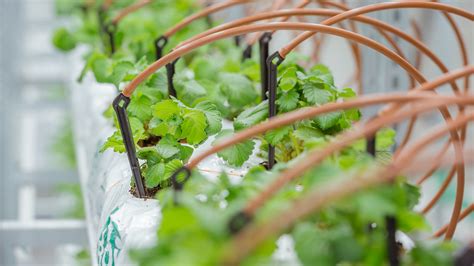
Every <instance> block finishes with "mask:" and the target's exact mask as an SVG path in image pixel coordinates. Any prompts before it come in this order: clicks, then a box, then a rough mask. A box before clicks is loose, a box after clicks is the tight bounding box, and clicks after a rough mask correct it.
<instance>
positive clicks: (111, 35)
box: [104, 23, 117, 54]
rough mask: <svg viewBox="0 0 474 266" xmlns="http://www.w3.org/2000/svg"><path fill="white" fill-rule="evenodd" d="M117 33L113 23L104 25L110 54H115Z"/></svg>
mask: <svg viewBox="0 0 474 266" xmlns="http://www.w3.org/2000/svg"><path fill="white" fill-rule="evenodd" d="M116 31H117V25H116V24H115V23H108V24H105V25H104V32H105V34H106V35H107V38H108V40H109V45H110V54H114V53H115V50H116V48H115V32H116Z"/></svg>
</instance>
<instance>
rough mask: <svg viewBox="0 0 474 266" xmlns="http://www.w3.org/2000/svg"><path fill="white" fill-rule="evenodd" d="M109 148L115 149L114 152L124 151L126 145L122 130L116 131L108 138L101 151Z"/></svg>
mask: <svg viewBox="0 0 474 266" xmlns="http://www.w3.org/2000/svg"><path fill="white" fill-rule="evenodd" d="M107 149H113V151H114V152H118V153H124V152H125V145H123V138H122V134H121V133H120V131H118V130H117V131H115V132H114V134H112V136H110V137H108V138H107V141H105V143H104V145H102V147H101V148H100V152H104V151H106V150H107Z"/></svg>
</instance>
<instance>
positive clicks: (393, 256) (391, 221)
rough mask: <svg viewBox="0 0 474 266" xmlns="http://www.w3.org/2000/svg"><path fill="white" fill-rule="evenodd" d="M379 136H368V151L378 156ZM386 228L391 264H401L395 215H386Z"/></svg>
mask: <svg viewBox="0 0 474 266" xmlns="http://www.w3.org/2000/svg"><path fill="white" fill-rule="evenodd" d="M376 146H377V137H376V134H374V135H373V136H371V137H368V138H367V146H366V151H367V153H368V154H370V155H371V156H372V157H374V158H375V157H376ZM385 230H386V231H387V254H388V260H389V263H390V266H398V265H400V260H399V258H398V255H399V247H398V243H397V239H396V232H397V219H396V218H395V217H393V216H387V217H385Z"/></svg>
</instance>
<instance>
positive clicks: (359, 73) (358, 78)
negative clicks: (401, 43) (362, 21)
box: [313, 0, 415, 95]
mask: <svg viewBox="0 0 474 266" xmlns="http://www.w3.org/2000/svg"><path fill="white" fill-rule="evenodd" d="M318 3H319V5H321V7H322V8H325V7H326V6H330V7H335V8H337V9H339V10H342V11H347V10H349V8H348V7H347V6H346V5H345V4H343V3H336V2H331V1H324V0H318ZM349 27H350V30H351V31H352V32H356V33H358V32H359V31H358V29H357V26H356V25H355V23H354V21H352V20H349ZM341 28H343V29H344V26H343V25H342V24H341ZM377 31H378V32H379V33H380V34H381V35H382V36H383V37H384V38H385V39H386V40H387V41H388V42H389V43H390V45H391V46H392V47H393V48H394V49H395V51H396V52H397V53H398V54H399V55H400V56H401V57H403V58H406V57H405V56H404V55H403V52H402V51H401V49H400V48H399V47H398V45H397V43H395V41H393V39H392V38H391V37H390V35H388V34H385V32H384V31H381V30H379V29H378V28H377ZM313 37H314V36H313ZM349 45H350V47H351V50H352V55H353V57H354V61H355V65H356V67H355V68H356V71H355V74H354V78H355V80H356V84H357V94H358V95H361V94H362V93H364V92H363V88H362V73H363V71H362V58H361V53H360V49H359V46H358V45H357V44H356V43H351V42H350V43H349ZM410 80H413V78H411V77H410ZM413 82H414V81H413ZM414 86H415V85H413V87H414Z"/></svg>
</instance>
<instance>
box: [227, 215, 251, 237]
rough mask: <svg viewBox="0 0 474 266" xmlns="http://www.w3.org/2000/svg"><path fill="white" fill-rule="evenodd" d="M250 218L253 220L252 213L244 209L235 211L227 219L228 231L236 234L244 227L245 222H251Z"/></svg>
mask: <svg viewBox="0 0 474 266" xmlns="http://www.w3.org/2000/svg"><path fill="white" fill-rule="evenodd" d="M252 220H253V217H252V215H250V214H248V213H246V212H244V211H240V212H238V213H236V214H235V215H234V216H232V218H231V219H230V221H229V224H228V229H229V232H230V233H231V234H233V235H234V234H237V233H238V232H240V230H242V228H244V227H245V226H247V224H249V223H250V222H252Z"/></svg>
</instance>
